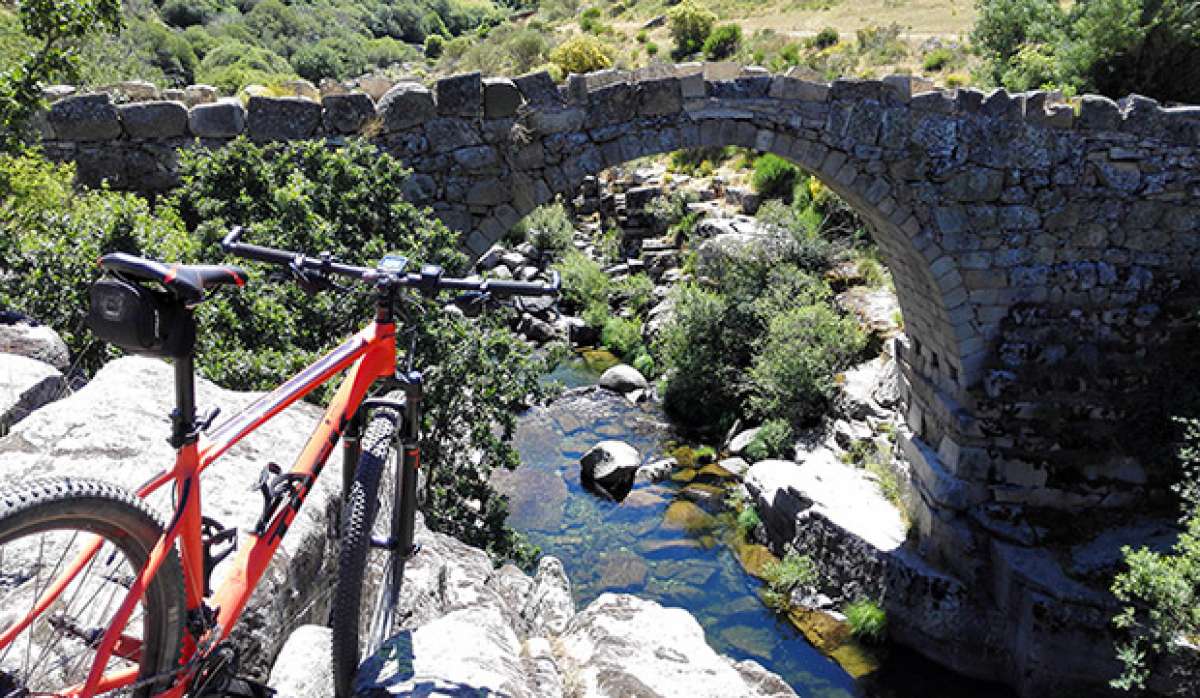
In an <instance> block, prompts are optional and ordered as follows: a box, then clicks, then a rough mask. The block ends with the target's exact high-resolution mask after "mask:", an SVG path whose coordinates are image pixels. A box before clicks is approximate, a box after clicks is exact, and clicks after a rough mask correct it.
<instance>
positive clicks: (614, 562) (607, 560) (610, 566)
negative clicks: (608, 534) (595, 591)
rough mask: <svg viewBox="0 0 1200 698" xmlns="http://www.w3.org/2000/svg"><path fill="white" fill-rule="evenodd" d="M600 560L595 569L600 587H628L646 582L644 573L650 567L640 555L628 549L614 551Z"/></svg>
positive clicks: (638, 585)
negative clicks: (598, 576)
mask: <svg viewBox="0 0 1200 698" xmlns="http://www.w3.org/2000/svg"><path fill="white" fill-rule="evenodd" d="M601 560H602V562H600V564H599V569H598V570H597V571H598V573H599V575H600V581H599V582H597V585H598V586H599V587H600V588H603V589H628V588H630V587H635V588H636V587H640V586H642V585H643V584H645V583H646V575H647V574H648V573H649V572H650V568H649V567H647V566H646V563H645V562H643V561H642V558H641V556H640V555H637V554H636V553H631V552H628V551H615V552H613V553H611V554H609V555H606V556H604V557H602V558H601Z"/></svg>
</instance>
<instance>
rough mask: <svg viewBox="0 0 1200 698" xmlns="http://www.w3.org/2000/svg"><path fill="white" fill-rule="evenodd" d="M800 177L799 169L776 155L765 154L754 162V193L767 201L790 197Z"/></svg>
mask: <svg viewBox="0 0 1200 698" xmlns="http://www.w3.org/2000/svg"><path fill="white" fill-rule="evenodd" d="M801 176H802V175H801V172H800V168H798V167H796V166H795V165H793V164H792V163H790V162H788V161H787V160H784V159H783V158H781V157H779V156H778V155H773V154H771V153H767V154H766V155H761V156H759V157H758V159H756V160H755V161H754V179H753V180H752V181H753V184H754V191H756V192H758V193H759V194H762V196H763V197H764V198H767V199H772V198H783V197H790V196H791V195H792V188H793V187H794V186H795V183H796V181H797V180H798V179H799V178H800V177H801Z"/></svg>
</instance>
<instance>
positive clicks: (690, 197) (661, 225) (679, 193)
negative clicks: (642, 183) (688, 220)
mask: <svg viewBox="0 0 1200 698" xmlns="http://www.w3.org/2000/svg"><path fill="white" fill-rule="evenodd" d="M696 198H697V197H696V194H695V193H694V192H691V191H688V190H682V189H677V190H675V191H672V192H670V193H668V194H664V195H661V196H656V197H654V198H653V199H651V200H650V203H648V204H646V213H647V214H648V215H649V216H650V218H651V219H652V220H653V221H654V226H655V228H656V229H658V230H662V231H665V230H667V229H668V228H670V227H671V226H673V225H675V224H676V223H678V222H679V221H681V220H683V219H684V217H685V216H687V215H688V204H690V203H692V202H694V201H695V200H696Z"/></svg>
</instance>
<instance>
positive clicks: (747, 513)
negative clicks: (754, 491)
mask: <svg viewBox="0 0 1200 698" xmlns="http://www.w3.org/2000/svg"><path fill="white" fill-rule="evenodd" d="M760 523H762V520H761V519H760V518H759V517H758V510H756V509H755V508H754V505H752V504H747V505H746V506H745V507H744V508H743V509H742V510H741V511H739V512H738V514H737V531H738V536H740V537H741V538H743V539H745V538H746V537H747V536H749V535H750V534H751V533H752V532H753V531H754V529H756V528H758V525H759V524H760Z"/></svg>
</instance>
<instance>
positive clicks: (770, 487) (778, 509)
mask: <svg viewBox="0 0 1200 698" xmlns="http://www.w3.org/2000/svg"><path fill="white" fill-rule="evenodd" d="M746 489H748V490H749V491H750V494H751V496H753V497H754V501H755V505H756V507H757V509H758V513H759V516H761V517H762V520H763V523H764V524H766V526H767V528H768V530H770V531H771V532H772V533H773V534H774V535H772V540H783V541H790V540H792V539H793V537H795V535H796V532H797V527H798V526H800V525H801V523H803V521H804V520H805V519H808V518H812V517H821V518H823V519H825V520H827V521H829V522H831V523H832V524H833V525H835V526H837V527H838V528H839V529H841V530H843V531H845V532H846V534H847V535H852V536H854V537H856V538H858V539H860V540H863V541H866V542H867V543H869V544H870V545H872V546H874V547H875V548H877V549H880V550H895V549H896V548H898V547H899V546H900V544H901V543H903V542H904V538H905V535H906V533H907V529H906V526H905V525H904V522H903V520H902V519H901V517H900V512H899V511H897V510H896V507H895V506H893V505H892V504H891V503H890V502H888V501H887V500H886V499H884V498H883V495H882V494H880V492H879V488H878V487H877V486H876V485H875V483H874V482H873V481H871V480H870V479H868V478H867V477H866V475H865V472H864V471H862V470H859V469H857V468H854V467H852V466H849V465H846V464H844V463H842V462H841V461H840V460H838V458H837V456H835V455H834V454H833V453H832V452H831V451H829V450H828V449H824V448H821V449H817V450H816V451H814V452H813V453H812V454H811V455H810V456H809V457H808V458H807V459H806V460H805V461H804V464H803V465H800V464H797V463H795V462H793V461H783V460H765V461H760V462H758V463H755V464H754V465H753V466H751V468H750V470H749V472H747V473H746Z"/></svg>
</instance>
